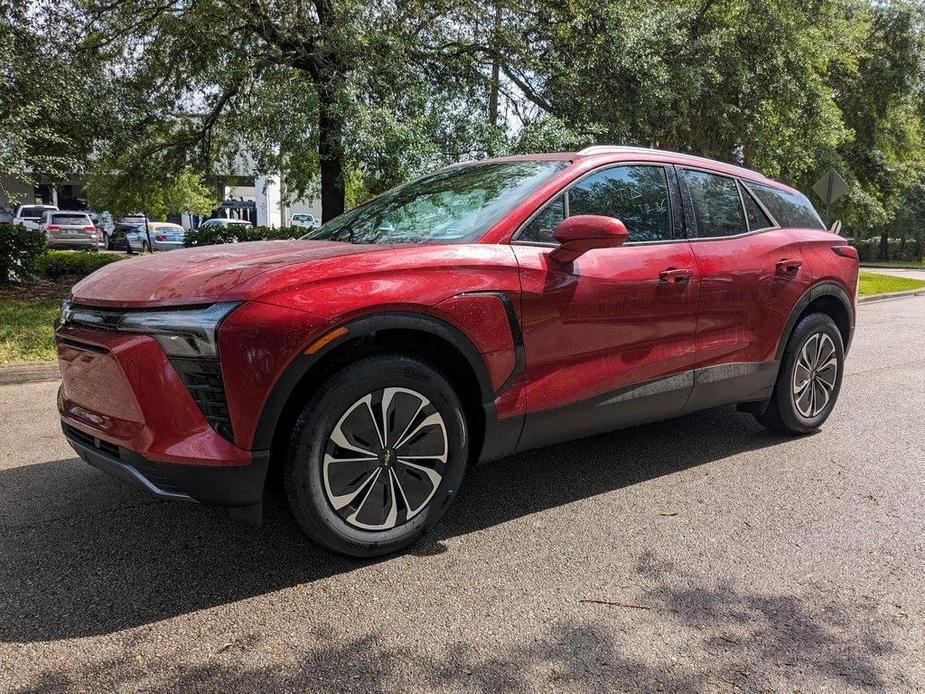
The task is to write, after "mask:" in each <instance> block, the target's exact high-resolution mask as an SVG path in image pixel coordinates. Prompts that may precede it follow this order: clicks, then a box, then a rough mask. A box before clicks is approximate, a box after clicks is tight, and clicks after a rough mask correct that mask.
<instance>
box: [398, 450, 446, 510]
mask: <svg viewBox="0 0 925 694" xmlns="http://www.w3.org/2000/svg"><path fill="white" fill-rule="evenodd" d="M398 462H399V463H400V464H401V465H404V466H406V467H407V468H409V469H410V470H406V471H404V472H403V473H402V476H404V477H405V485H404V486H405V487H407V490H406V489H405V488H403V489H402V494H403V496H404V498H405V504H406V505H407V507H408V518H409V519H411V518H413V517H414V516H416V515H417V514H418V513H419V512H420V511H421V510H422V509H423V508H424V507H425V506H427V502H429V501H430V499H431V497H432V496H433V495H434V493H435V492H436V491H437V487H439V486H440V482H441V481H442V480H443V476H442V475H441V474H440V473H438V472H437V471H436V470H434V469H433V468H429V467H426V466H424V465H419V464H417V463H414V462H412V461H410V460H408V459H407V458H404V457H402V458H399V459H398ZM415 472H417V473H423V477H422V476H421V474H415ZM395 477H396V479H397V478H398V477H399V474H398V471H396V472H395Z"/></svg>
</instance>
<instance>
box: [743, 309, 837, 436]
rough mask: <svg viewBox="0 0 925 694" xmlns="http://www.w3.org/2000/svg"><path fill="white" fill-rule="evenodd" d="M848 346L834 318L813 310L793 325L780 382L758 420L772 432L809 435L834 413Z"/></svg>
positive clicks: (782, 360) (780, 373)
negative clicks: (794, 326)
mask: <svg viewBox="0 0 925 694" xmlns="http://www.w3.org/2000/svg"><path fill="white" fill-rule="evenodd" d="M844 366H845V347H844V344H843V342H842V337H841V333H840V332H839V331H838V327H837V326H836V325H835V322H834V321H833V320H832V318H831V317H830V316H828V315H826V314H824V313H812V314H810V315H808V316H806V317H805V318H803V319H802V320H801V321H800V322H799V323H798V324H797V326H796V328H794V330H793V334H792V335H791V336H790V339H789V340H788V342H787V347H786V348H785V349H784V354H783V358H782V359H781V364H780V371H779V372H778V375H777V383H776V384H775V386H774V392H773V394H772V395H771V400H770V402H769V403H768V408H767V410H766V411H765V413H764V414H762V415H759V416H758V421H759V422H761V423H762V424H763V425H764V426H766V427H767V428H768V429H771V430H772V431H778V432H782V433H787V434H808V433H811V432H813V431H815V430H816V429H818V428H819V427H820V426H822V424H823V423H824V422H825V420H827V419H828V418H829V415H830V414H832V410H833V409H834V407H835V402H836V400H837V399H838V393H839V391H840V390H841V383H842V376H843V375H844Z"/></svg>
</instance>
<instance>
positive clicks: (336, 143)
mask: <svg viewBox="0 0 925 694" xmlns="http://www.w3.org/2000/svg"><path fill="white" fill-rule="evenodd" d="M343 139H344V120H343V117H342V116H341V114H340V113H339V104H338V103H337V99H336V98H335V95H334V88H333V85H331V84H328V85H326V86H324V87H319V89H318V156H319V159H320V161H321V223H322V224H324V223H325V222H328V221H330V220H332V219H334V218H335V217H337V216H339V215H340V214H342V213H343V211H344V198H345V194H346V190H345V188H344V146H343V144H344V143H343Z"/></svg>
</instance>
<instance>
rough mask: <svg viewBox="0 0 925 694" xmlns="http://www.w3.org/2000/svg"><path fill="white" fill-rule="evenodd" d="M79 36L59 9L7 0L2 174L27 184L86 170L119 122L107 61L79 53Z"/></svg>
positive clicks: (2, 32)
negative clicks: (96, 145) (95, 150)
mask: <svg viewBox="0 0 925 694" xmlns="http://www.w3.org/2000/svg"><path fill="white" fill-rule="evenodd" d="M76 31H77V30H76V29H75V28H74V26H73V25H72V24H70V23H69V22H68V21H66V20H65V19H64V17H63V16H62V15H61V13H59V12H58V11H56V8H55V6H54V5H53V4H49V6H46V7H40V6H39V3H35V2H29V1H28V0H2V1H0V174H4V175H6V176H9V177H11V178H12V179H14V180H15V181H18V182H19V183H21V184H25V185H27V186H31V185H33V184H35V183H36V182H38V181H39V180H42V181H61V180H65V179H67V178H68V177H69V176H71V175H73V174H75V173H80V172H81V171H82V169H83V167H84V165H85V162H86V160H87V158H88V156H89V155H90V153H91V152H92V151H93V148H94V143H96V142H99V141H100V140H102V139H105V138H107V137H109V136H110V134H111V133H112V128H113V125H114V124H115V123H116V121H117V109H116V108H114V105H113V102H112V101H111V97H112V96H113V91H112V90H111V81H110V80H109V79H108V78H107V76H106V74H105V69H104V63H103V61H102V60H100V56H99V55H93V54H90V53H86V52H80V51H77V50H75V41H74V36H75V33H76ZM3 184H4V180H3V179H2V178H0V194H2V195H4V196H5V197H7V198H8V199H11V200H12V201H13V202H28V201H29V200H16V196H15V195H14V194H13V193H12V192H11V191H9V190H5V189H4V185H3Z"/></svg>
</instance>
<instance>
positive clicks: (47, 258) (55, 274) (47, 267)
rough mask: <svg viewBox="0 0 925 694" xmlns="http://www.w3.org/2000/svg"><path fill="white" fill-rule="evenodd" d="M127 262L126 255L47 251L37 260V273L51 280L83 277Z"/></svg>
mask: <svg viewBox="0 0 925 694" xmlns="http://www.w3.org/2000/svg"><path fill="white" fill-rule="evenodd" d="M119 260H125V256H124V255H114V254H112V253H94V252H92V251H46V252H45V254H44V255H41V256H39V257H38V258H37V259H36V260H35V265H34V267H35V271H36V272H38V273H39V274H41V275H44V276H45V277H48V278H50V279H59V278H61V277H65V276H76V277H82V276H84V275H89V274H90V273H91V272H95V271H96V270H99V269H100V268H101V267H103V266H104V265H109V264H110V263H114V262H117V261H119Z"/></svg>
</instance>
